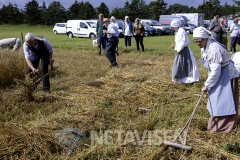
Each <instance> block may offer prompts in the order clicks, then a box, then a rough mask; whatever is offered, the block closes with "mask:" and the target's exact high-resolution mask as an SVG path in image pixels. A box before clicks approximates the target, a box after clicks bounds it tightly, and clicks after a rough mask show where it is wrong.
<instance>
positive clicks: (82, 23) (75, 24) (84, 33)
mask: <svg viewBox="0 0 240 160" xmlns="http://www.w3.org/2000/svg"><path fill="white" fill-rule="evenodd" d="M96 26H97V24H96V23H95V22H93V21H92V20H68V21H67V26H66V29H67V31H66V34H67V36H68V38H73V37H89V38H95V37H96Z"/></svg>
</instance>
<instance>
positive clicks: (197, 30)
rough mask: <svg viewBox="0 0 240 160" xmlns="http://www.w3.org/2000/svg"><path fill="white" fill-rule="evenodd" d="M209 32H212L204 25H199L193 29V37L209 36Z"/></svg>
mask: <svg viewBox="0 0 240 160" xmlns="http://www.w3.org/2000/svg"><path fill="white" fill-rule="evenodd" d="M209 34H211V32H210V31H208V30H207V29H206V28H204V27H197V28H195V29H194V30H193V38H208V37H209V36H208V35H209Z"/></svg>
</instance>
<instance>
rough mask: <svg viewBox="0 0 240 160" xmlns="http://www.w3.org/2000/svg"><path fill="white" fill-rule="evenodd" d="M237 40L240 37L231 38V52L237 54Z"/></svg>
mask: <svg viewBox="0 0 240 160" xmlns="http://www.w3.org/2000/svg"><path fill="white" fill-rule="evenodd" d="M237 39H238V37H231V44H230V52H232V49H233V52H236V45H237Z"/></svg>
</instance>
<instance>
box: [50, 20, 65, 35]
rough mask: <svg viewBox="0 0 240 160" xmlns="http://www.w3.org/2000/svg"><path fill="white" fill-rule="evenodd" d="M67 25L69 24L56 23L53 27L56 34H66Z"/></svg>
mask: <svg viewBox="0 0 240 160" xmlns="http://www.w3.org/2000/svg"><path fill="white" fill-rule="evenodd" d="M66 25H67V23H66V22H64V23H56V24H55V25H54V27H53V33H54V34H66Z"/></svg>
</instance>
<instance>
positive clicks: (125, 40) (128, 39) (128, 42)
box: [124, 36, 132, 47]
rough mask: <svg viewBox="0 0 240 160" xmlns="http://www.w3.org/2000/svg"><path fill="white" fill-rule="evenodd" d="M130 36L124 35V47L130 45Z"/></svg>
mask: <svg viewBox="0 0 240 160" xmlns="http://www.w3.org/2000/svg"><path fill="white" fill-rule="evenodd" d="M131 38H132V37H131V36H124V43H125V47H127V46H131Z"/></svg>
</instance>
